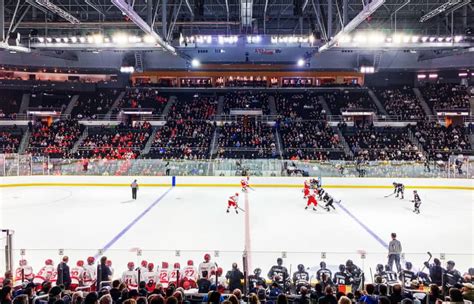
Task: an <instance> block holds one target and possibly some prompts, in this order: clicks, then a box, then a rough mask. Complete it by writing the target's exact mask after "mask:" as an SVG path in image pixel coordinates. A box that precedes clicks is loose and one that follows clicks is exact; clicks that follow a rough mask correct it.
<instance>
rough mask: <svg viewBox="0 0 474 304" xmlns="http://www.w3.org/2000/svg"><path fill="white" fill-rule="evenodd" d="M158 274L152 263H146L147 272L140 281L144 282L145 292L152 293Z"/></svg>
mask: <svg viewBox="0 0 474 304" xmlns="http://www.w3.org/2000/svg"><path fill="white" fill-rule="evenodd" d="M158 275H159V274H158V272H156V271H155V265H154V264H153V263H148V265H147V270H146V272H145V273H143V274H142V279H141V280H142V281H145V282H146V287H145V288H146V290H148V292H152V291H153V290H155V287H156V282H157V281H158Z"/></svg>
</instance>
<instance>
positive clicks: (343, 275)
mask: <svg viewBox="0 0 474 304" xmlns="http://www.w3.org/2000/svg"><path fill="white" fill-rule="evenodd" d="M333 281H334V284H335V285H336V286H339V285H351V284H352V278H351V277H350V276H349V275H348V274H347V272H346V266H344V265H343V264H341V265H339V271H338V272H336V273H335V274H334V279H333Z"/></svg>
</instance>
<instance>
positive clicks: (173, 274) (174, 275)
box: [169, 269, 183, 285]
mask: <svg viewBox="0 0 474 304" xmlns="http://www.w3.org/2000/svg"><path fill="white" fill-rule="evenodd" d="M178 271H179V279H180V280H181V279H182V278H183V273H182V272H181V269H173V270H171V272H170V276H169V283H170V284H171V283H173V284H175V285H176V281H177V280H178Z"/></svg>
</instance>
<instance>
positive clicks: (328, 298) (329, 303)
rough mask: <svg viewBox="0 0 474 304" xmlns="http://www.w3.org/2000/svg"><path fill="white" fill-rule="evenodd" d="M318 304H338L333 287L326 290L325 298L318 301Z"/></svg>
mask: <svg viewBox="0 0 474 304" xmlns="http://www.w3.org/2000/svg"><path fill="white" fill-rule="evenodd" d="M318 304H337V299H336V297H335V296H334V295H333V291H332V287H331V286H327V287H326V289H324V296H322V297H320V298H319V299H318Z"/></svg>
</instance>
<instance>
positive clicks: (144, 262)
mask: <svg viewBox="0 0 474 304" xmlns="http://www.w3.org/2000/svg"><path fill="white" fill-rule="evenodd" d="M140 265H141V266H142V267H146V266H147V265H148V262H147V261H145V260H143V261H142V262H141V263H140Z"/></svg>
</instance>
